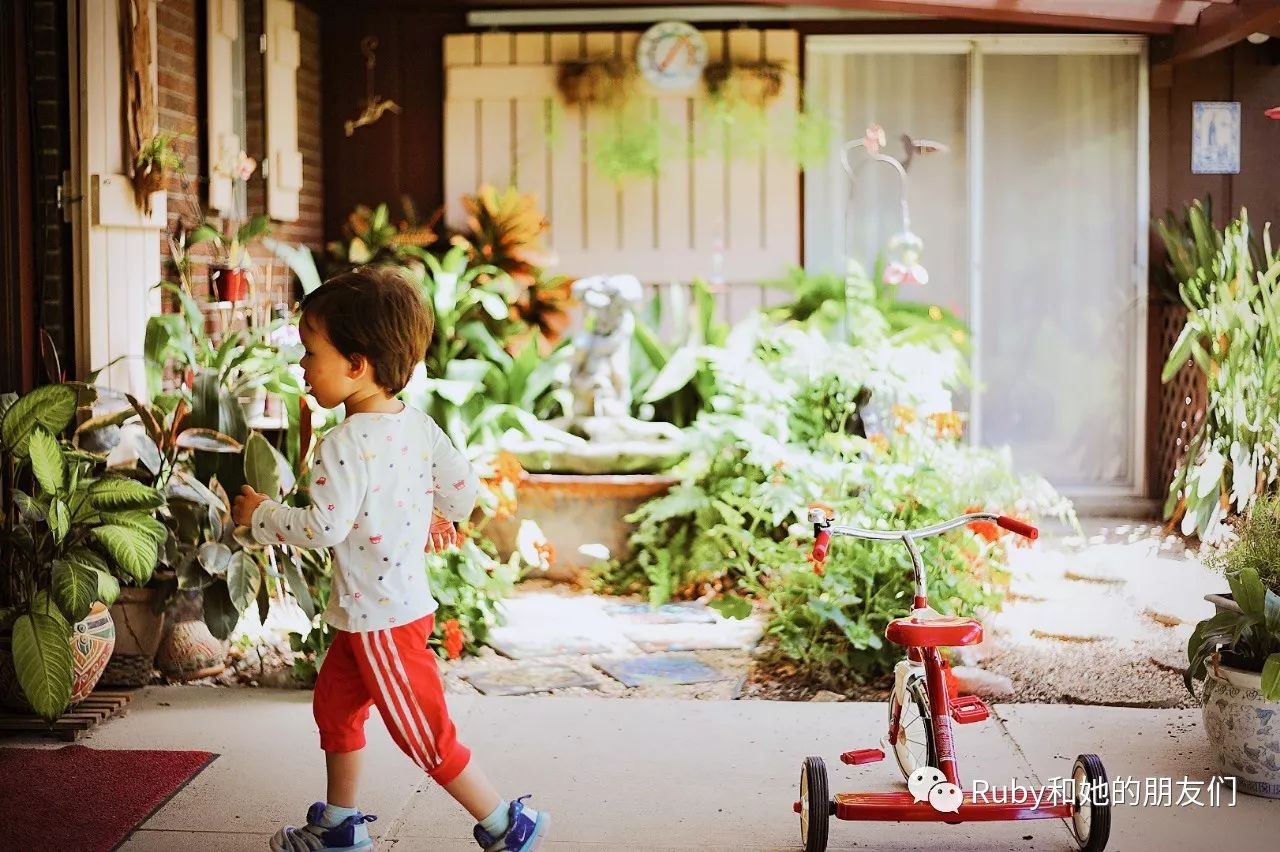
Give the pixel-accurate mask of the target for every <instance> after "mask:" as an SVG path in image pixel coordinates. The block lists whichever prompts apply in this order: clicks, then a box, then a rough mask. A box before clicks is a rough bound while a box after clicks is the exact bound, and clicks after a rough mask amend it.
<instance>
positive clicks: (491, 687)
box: [462, 663, 600, 695]
mask: <svg viewBox="0 0 1280 852" xmlns="http://www.w3.org/2000/svg"><path fill="white" fill-rule="evenodd" d="M462 679H463V680H465V681H467V682H468V683H470V684H471V685H472V686H474V687H475V688H476V689H478V690H480V691H481V692H483V693H484V694H485V695H528V694H530V693H533V692H550V691H551V690H553V689H567V688H569V687H575V686H580V687H585V688H587V689H597V688H598V687H599V686H600V681H599V680H598V679H597V678H594V677H591V676H589V675H586V674H583V673H582V672H580V671H578V670H577V669H574V668H572V667H570V666H565V665H560V664H557V663H534V664H530V665H523V666H504V667H501V668H496V667H493V668H487V669H482V670H480V671H476V672H470V673H468V674H464V675H462Z"/></svg>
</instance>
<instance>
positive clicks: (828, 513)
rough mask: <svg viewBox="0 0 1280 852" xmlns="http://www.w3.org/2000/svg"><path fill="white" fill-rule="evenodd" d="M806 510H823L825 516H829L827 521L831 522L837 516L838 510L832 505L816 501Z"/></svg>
mask: <svg viewBox="0 0 1280 852" xmlns="http://www.w3.org/2000/svg"><path fill="white" fill-rule="evenodd" d="M805 508H806V509H821V510H822V512H823V514H825V515H826V516H827V520H831V519H832V518H834V517H835V516H836V510H835V509H833V508H832V507H831V504H830V503H823V502H822V501H821V500H815V501H813V502H812V503H810V504H809V505H808V506H806V507H805Z"/></svg>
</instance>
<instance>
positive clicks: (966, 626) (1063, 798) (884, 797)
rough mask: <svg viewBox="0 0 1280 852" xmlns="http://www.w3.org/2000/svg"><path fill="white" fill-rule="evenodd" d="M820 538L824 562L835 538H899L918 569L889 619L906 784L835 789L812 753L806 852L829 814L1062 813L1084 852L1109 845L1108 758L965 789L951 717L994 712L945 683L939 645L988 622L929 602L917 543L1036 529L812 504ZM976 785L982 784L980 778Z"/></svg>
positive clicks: (976, 634) (898, 818) (892, 739)
mask: <svg viewBox="0 0 1280 852" xmlns="http://www.w3.org/2000/svg"><path fill="white" fill-rule="evenodd" d="M809 521H810V522H811V523H812V524H813V533H814V542H813V553H812V556H811V559H812V560H813V562H814V565H815V566H818V567H820V566H821V565H822V563H823V562H824V561H825V560H826V557H827V548H828V546H829V545H830V543H831V537H832V536H833V535H847V536H854V537H856V538H865V539H873V540H877V541H899V542H902V543H903V544H904V545H906V548H907V552H908V553H910V554H911V564H912V568H913V572H914V576H915V600H914V608H913V609H912V611H911V614H910V615H909V616H905V617H902V618H896V619H894V620H893V621H891V622H889V626H888V627H887V628H886V629H885V636H886V638H887V639H888V640H889V641H890V642H893V643H894V644H896V645H902V646H903V647H905V648H906V649H907V659H905V660H902V661H900V662H899V663H898V664H897V666H896V667H895V669H894V686H893V693H892V694H891V695H890V697H889V733H888V737H887V738H886V739H885V740H883V741H882V742H881V745H883V746H885V748H888V749H892V751H893V753H894V757H895V758H896V759H897V762H898V767H899V768H900V769H901V770H902V776H903V778H904V779H906V781H907V786H908V788H909V789H908V791H907V792H902V791H894V792H876V793H837V794H835V796H834V797H833V796H832V795H831V794H830V792H829V790H830V787H829V786H828V784H827V768H826V765H825V764H824V763H823V761H822V758H820V757H809V758H806V759H805V762H804V769H803V770H802V771H801V773H800V801H798V802H796V803H795V811H796V813H798V814H800V839H801V842H802V843H803V844H804V848H805V852H824V850H825V849H826V848H827V832H828V828H829V825H830V819H831V817H833V816H834V817H835V818H836V819H844V820H876V821H883V822H908V821H909V822H945V823H949V824H952V825H955V824H958V823H962V822H978V821H995V820H1021V819H1063V820H1069V821H1070V825H1071V830H1072V833H1073V834H1074V835H1075V838H1076V841H1077V842H1078V843H1079V845H1080V848H1081V849H1083V850H1086V852H1101V850H1102V849H1104V848H1106V845H1107V837H1108V835H1109V834H1110V833H1111V804H1110V796H1109V795H1108V793H1109V786H1108V784H1109V782H1108V780H1107V773H1106V770H1105V769H1103V767H1102V761H1100V760H1099V759H1098V756H1097V755H1095V754H1082V755H1080V756H1079V757H1077V758H1076V761H1075V765H1074V766H1073V767H1072V771H1071V776H1070V778H1066V779H1061V780H1062V786H1061V787H1057V786H1052V785H1051V786H1050V787H1045V788H1037V789H1033V790H1027V789H1025V788H1024V789H1023V790H1021V791H1019V792H1020V793H1021V795H999V796H996V795H986V792H987V791H986V790H982V791H979V790H976V789H970V790H964V788H963V786H962V785H961V783H960V771H959V768H958V766H957V764H956V756H955V747H954V743H953V741H952V731H951V723H952V721H955V722H956V723H958V724H962V725H963V724H968V723H972V722H980V721H982V720H983V719H986V718H987V717H988V715H989V711H988V709H987V706H986V704H985V703H983V701H982V699H981V698H978V697H977V696H973V695H966V696H963V697H960V698H957V699H955V700H953V699H952V697H951V695H950V692H949V690H948V689H947V676H948V674H949V672H948V671H947V670H946V665H945V664H944V663H943V661H942V656H941V653H940V652H939V650H938V649H939V648H949V647H957V646H961V645H976V644H977V643H979V642H981V641H982V624H981V623H979V622H978V621H976V620H974V619H972V618H960V617H957V616H949V615H943V614H941V613H938V612H936V611H934V610H933V609H931V608H930V607H929V601H928V598H927V596H926V594H925V571H924V564H923V563H922V561H921V559H920V550H919V548H918V547H917V545H916V542H917V541H918V540H919V539H922V538H926V537H928V536H934V535H940V534H942V533H945V532H948V531H950V530H954V529H956V528H958V527H962V526H964V525H966V524H971V523H973V522H974V521H986V522H992V521H994V522H995V523H996V524H998V525H999V526H1001V527H1003V528H1004V529H1006V530H1009V531H1010V532H1014V533H1017V534H1018V535H1022V536H1026V537H1027V538H1030V539H1034V538H1036V537H1037V536H1038V535H1039V532H1038V531H1037V530H1036V528H1035V527H1033V526H1031V525H1030V524H1026V523H1023V522H1022V521H1019V520H1017V519H1016V518H1010V517H1007V516H1005V515H996V514H991V513H987V512H976V513H970V514H966V515H962V516H960V517H958V518H953V519H951V520H949V521H943V522H942V523H938V524H933V525H932V526H927V527H921V528H919V529H913V530H865V529H859V528H857V527H851V526H841V525H837V524H834V523H832V521H831V519H830V518H829V517H828V516H827V514H826V512H825V511H824V510H823V509H810V510H809ZM884 757H885V752H884V751H883V750H882V749H876V748H867V749H858V750H855V751H848V752H845V753H844V754H842V755H841V756H840V759H841V761H842V762H843V763H846V764H850V765H859V764H865V763H874V762H876V761H879V760H883V759H884ZM975 786H976V785H975Z"/></svg>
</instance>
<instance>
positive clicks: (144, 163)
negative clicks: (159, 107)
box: [133, 132, 182, 216]
mask: <svg viewBox="0 0 1280 852" xmlns="http://www.w3.org/2000/svg"><path fill="white" fill-rule="evenodd" d="M174 138H175V137H174V135H173V134H172V133H168V132H164V133H157V134H156V135H154V136H152V137H151V138H150V139H148V140H147V141H146V142H145V143H143V145H142V147H141V148H140V149H139V150H138V156H137V158H136V159H135V160H134V162H133V189H134V193H135V194H136V195H137V197H138V203H139V205H140V206H141V207H142V211H143V212H144V213H146V214H147V215H148V216H150V215H151V193H153V192H159V191H160V190H162V189H164V184H165V177H166V176H167V175H168V174H169V173H170V172H172V171H176V170H178V169H180V168H182V155H181V154H179V153H178V151H177V149H176V148H174Z"/></svg>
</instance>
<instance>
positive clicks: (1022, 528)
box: [996, 515, 1040, 541]
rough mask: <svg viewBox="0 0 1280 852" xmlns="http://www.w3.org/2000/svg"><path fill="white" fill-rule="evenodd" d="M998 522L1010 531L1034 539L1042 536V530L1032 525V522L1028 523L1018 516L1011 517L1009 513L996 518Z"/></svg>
mask: <svg viewBox="0 0 1280 852" xmlns="http://www.w3.org/2000/svg"><path fill="white" fill-rule="evenodd" d="M996 523H997V524H999V525H1000V526H1002V527H1004V528H1005V529H1007V530H1008V531H1009V532H1013V533H1017V534H1018V535H1022V536H1026V537H1027V538H1029V539H1031V540H1032V541H1035V540H1036V539H1037V538H1039V537H1040V530H1038V529H1036V528H1035V527H1033V526H1031V524H1028V523H1026V522H1025V521H1020V520H1018V519H1017V518H1011V517H1009V516H1008V515H1001V516H1000V517H998V518H996Z"/></svg>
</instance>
